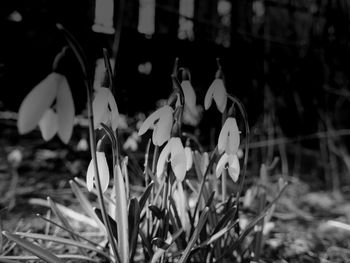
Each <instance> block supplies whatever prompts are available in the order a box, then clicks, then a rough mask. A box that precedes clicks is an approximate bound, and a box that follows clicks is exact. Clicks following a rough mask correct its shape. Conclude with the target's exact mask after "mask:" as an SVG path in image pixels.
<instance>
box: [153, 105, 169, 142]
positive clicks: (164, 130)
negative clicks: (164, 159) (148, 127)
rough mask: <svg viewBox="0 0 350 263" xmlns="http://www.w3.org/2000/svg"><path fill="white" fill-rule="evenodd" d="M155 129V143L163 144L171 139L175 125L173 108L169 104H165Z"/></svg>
mask: <svg viewBox="0 0 350 263" xmlns="http://www.w3.org/2000/svg"><path fill="white" fill-rule="evenodd" d="M155 126H156V127H155V129H154V130H153V138H152V139H153V143H154V144H155V145H158V146H161V145H163V144H164V142H166V141H167V140H169V138H170V135H171V129H172V127H173V110H172V108H171V107H169V106H164V107H163V110H162V111H161V113H160V116H159V121H158V122H157V123H156V125H155Z"/></svg>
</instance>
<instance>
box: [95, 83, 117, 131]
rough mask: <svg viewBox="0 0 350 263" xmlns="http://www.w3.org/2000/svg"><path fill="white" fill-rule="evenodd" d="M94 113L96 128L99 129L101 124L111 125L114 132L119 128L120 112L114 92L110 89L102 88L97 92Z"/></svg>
mask: <svg viewBox="0 0 350 263" xmlns="http://www.w3.org/2000/svg"><path fill="white" fill-rule="evenodd" d="M92 111H93V113H94V127H95V129H96V128H99V126H100V124H101V123H103V124H106V125H110V126H111V127H112V130H113V131H115V130H116V129H117V128H118V122H119V112H118V107H117V103H116V102H115V99H114V96H113V94H112V92H111V91H110V90H109V89H108V88H104V87H101V88H99V89H97V90H96V94H95V98H94V100H93V102H92Z"/></svg>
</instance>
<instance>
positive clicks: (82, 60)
mask: <svg viewBox="0 0 350 263" xmlns="http://www.w3.org/2000/svg"><path fill="white" fill-rule="evenodd" d="M57 28H58V29H59V30H60V31H61V32H63V34H64V36H65V38H66V40H67V42H68V44H69V46H70V48H71V49H72V50H73V52H74V54H75V56H76V58H77V60H78V62H79V64H80V67H81V70H82V72H83V75H84V84H85V88H86V94H87V107H88V122H89V137H90V138H89V139H90V151H91V156H92V162H93V165H94V171H95V175H96V176H95V179H96V185H97V197H98V201H99V205H100V207H101V211H102V218H103V222H104V224H105V226H106V230H107V237H108V241H109V243H110V246H111V247H112V251H113V254H114V256H115V261H116V262H121V261H120V255H119V253H118V250H117V246H116V241H115V239H114V238H113V234H112V228H111V225H110V222H109V220H108V217H107V212H106V207H105V204H104V199H103V192H102V188H101V180H100V176H99V171H98V164H97V157H96V138H95V130H94V120H93V112H92V84H91V80H90V79H89V74H88V63H87V59H86V57H85V55H84V52H83V49H82V48H81V46H80V45H79V43H78V41H77V40H76V39H75V38H74V36H73V35H72V34H71V33H69V32H68V31H67V30H66V29H65V28H64V27H63V26H62V25H60V24H57Z"/></svg>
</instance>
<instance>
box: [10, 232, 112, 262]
mask: <svg viewBox="0 0 350 263" xmlns="http://www.w3.org/2000/svg"><path fill="white" fill-rule="evenodd" d="M14 235H16V236H18V238H19V236H21V237H26V238H32V239H40V240H46V241H52V242H55V243H60V244H64V245H68V246H73V247H78V248H84V249H87V250H91V251H95V252H97V253H98V254H100V255H102V256H104V257H106V258H107V259H109V260H111V257H110V255H109V254H107V253H106V252H104V251H102V250H100V249H97V248H96V247H94V246H91V245H88V244H85V243H82V242H78V241H75V240H72V239H68V238H63V237H58V236H52V235H44V234H36V233H24V232H16V233H15V234H14ZM19 239H20V240H24V239H21V238H19ZM25 241H26V240H25ZM27 242H28V241H27ZM45 251H47V250H45Z"/></svg>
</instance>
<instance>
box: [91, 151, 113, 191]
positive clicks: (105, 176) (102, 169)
mask: <svg viewBox="0 0 350 263" xmlns="http://www.w3.org/2000/svg"><path fill="white" fill-rule="evenodd" d="M96 158H97V167H98V174H99V176H100V183H101V188H102V191H103V192H105V191H106V190H107V188H108V184H109V178H110V176H109V169H108V164H107V159H106V155H105V153H104V152H96ZM94 183H95V184H96V173H95V167H94V162H93V160H91V161H90V164H89V166H88V169H87V173H86V186H87V189H88V190H89V191H91V190H92V189H93V187H94Z"/></svg>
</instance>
